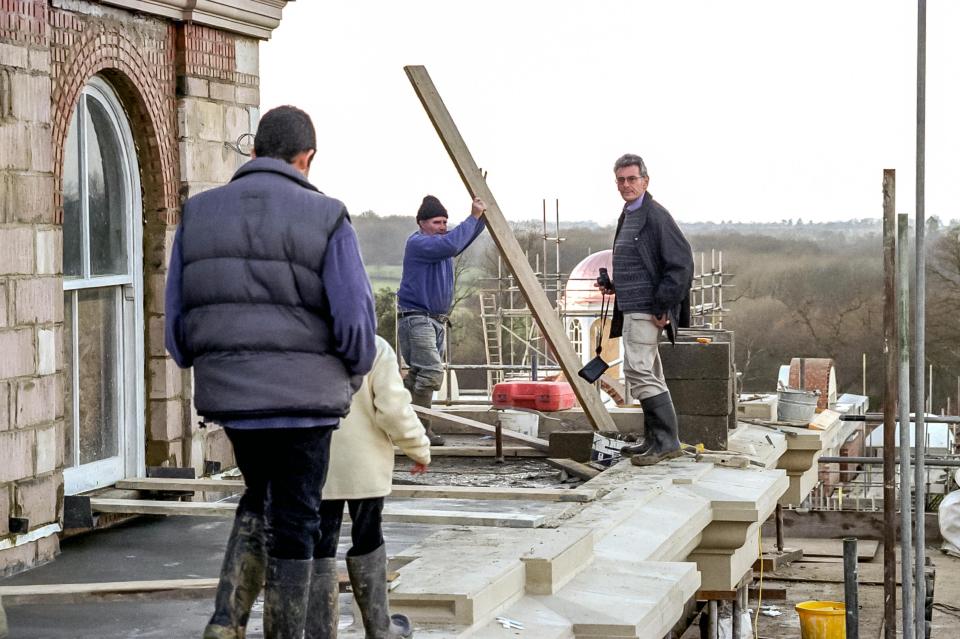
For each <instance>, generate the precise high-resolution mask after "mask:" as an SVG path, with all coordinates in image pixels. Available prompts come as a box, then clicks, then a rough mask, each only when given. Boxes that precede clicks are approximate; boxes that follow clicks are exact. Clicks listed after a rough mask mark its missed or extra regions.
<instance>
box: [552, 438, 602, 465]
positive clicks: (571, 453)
mask: <svg viewBox="0 0 960 639" xmlns="http://www.w3.org/2000/svg"><path fill="white" fill-rule="evenodd" d="M592 446H593V431H592V430H590V431H586V430H568V431H555V432H552V433H550V456H551V457H555V458H559V459H572V460H573V461H577V462H588V461H590V451H591V449H592Z"/></svg>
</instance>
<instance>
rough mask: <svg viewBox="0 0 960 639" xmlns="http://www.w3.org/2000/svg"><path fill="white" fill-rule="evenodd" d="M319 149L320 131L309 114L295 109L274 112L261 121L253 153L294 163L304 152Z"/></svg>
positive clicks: (282, 107)
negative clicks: (314, 125) (318, 136)
mask: <svg viewBox="0 0 960 639" xmlns="http://www.w3.org/2000/svg"><path fill="white" fill-rule="evenodd" d="M316 148H317V131H316V129H314V128H313V122H312V121H311V120H310V116H309V115H307V114H306V112H304V111H302V110H300V109H298V108H297V107H294V106H279V107H277V108H275V109H270V110H269V111H267V112H266V113H264V114H263V117H262V118H260V126H258V127H257V135H256V136H255V137H254V139H253V151H254V153H256V154H257V157H258V158H276V159H278V160H284V161H285V162H293V158H295V157H297V155H299V154H300V153H303V152H304V151H313V150H316Z"/></svg>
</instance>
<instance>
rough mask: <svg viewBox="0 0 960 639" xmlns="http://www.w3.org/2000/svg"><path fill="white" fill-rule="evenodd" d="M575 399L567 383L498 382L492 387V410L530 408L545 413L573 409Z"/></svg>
mask: <svg viewBox="0 0 960 639" xmlns="http://www.w3.org/2000/svg"><path fill="white" fill-rule="evenodd" d="M576 403H577V399H576V397H575V396H574V394H573V389H572V388H570V384H569V382H531V381H523V380H521V381H511V382H500V383H499V384H497V385H495V386H494V387H493V406H494V408H532V409H533V410H541V411H545V412H549V411H555V410H566V409H568V408H573V406H574V405H575V404H576Z"/></svg>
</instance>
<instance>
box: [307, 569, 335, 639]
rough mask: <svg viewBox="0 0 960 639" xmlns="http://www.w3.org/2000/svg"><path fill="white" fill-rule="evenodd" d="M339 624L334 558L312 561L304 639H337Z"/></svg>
mask: <svg viewBox="0 0 960 639" xmlns="http://www.w3.org/2000/svg"><path fill="white" fill-rule="evenodd" d="M339 623H340V583H339V580H338V579H337V560H336V558H335V557H329V558H326V557H325V558H323V559H314V560H313V577H312V578H311V579H310V605H309V606H308V607H307V622H306V627H305V629H304V639H337V625H338V624H339Z"/></svg>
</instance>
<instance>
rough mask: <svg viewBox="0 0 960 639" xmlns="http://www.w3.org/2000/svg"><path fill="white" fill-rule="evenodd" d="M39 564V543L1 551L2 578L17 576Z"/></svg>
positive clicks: (0, 572) (32, 542)
mask: <svg viewBox="0 0 960 639" xmlns="http://www.w3.org/2000/svg"><path fill="white" fill-rule="evenodd" d="M36 562H37V542H35V541H31V542H30V543H26V544H23V545H20V546H14V547H13V548H7V549H5V550H0V577H4V576H7V575H15V574H17V573H18V572H23V571H24V570H26V569H27V568H32V567H33V566H34V565H35V564H36Z"/></svg>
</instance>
